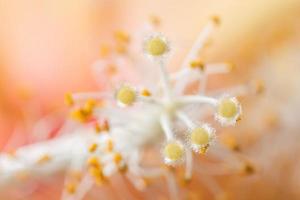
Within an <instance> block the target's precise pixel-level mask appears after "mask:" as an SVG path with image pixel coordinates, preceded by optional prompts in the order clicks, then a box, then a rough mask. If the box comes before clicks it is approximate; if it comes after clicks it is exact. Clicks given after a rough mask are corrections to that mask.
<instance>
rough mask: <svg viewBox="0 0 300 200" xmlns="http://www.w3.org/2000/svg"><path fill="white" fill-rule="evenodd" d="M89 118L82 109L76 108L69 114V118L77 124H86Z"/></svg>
mask: <svg viewBox="0 0 300 200" xmlns="http://www.w3.org/2000/svg"><path fill="white" fill-rule="evenodd" d="M89 117H90V114H89V113H86V112H85V110H84V109H82V108H77V109H75V110H73V111H72V112H71V118H72V119H74V120H77V121H79V122H86V121H87V120H88V119H89Z"/></svg>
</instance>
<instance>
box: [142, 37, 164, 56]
mask: <svg viewBox="0 0 300 200" xmlns="http://www.w3.org/2000/svg"><path fill="white" fill-rule="evenodd" d="M145 50H146V53H147V54H149V55H151V56H162V55H163V54H165V53H166V52H167V51H168V44H167V43H166V41H165V40H164V39H162V38H161V37H159V36H157V37H153V38H150V39H149V40H148V41H146V45H145Z"/></svg>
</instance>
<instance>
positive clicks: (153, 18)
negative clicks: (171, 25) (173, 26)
mask: <svg viewBox="0 0 300 200" xmlns="http://www.w3.org/2000/svg"><path fill="white" fill-rule="evenodd" d="M149 20H150V23H151V24H152V25H153V26H156V27H157V26H159V25H160V24H161V20H160V18H159V17H158V16H156V15H151V16H150V17H149Z"/></svg>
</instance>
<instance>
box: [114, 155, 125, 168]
mask: <svg viewBox="0 0 300 200" xmlns="http://www.w3.org/2000/svg"><path fill="white" fill-rule="evenodd" d="M122 159H123V158H122V155H121V154H120V153H115V154H114V162H115V164H116V165H118V164H120V162H121V161H122Z"/></svg>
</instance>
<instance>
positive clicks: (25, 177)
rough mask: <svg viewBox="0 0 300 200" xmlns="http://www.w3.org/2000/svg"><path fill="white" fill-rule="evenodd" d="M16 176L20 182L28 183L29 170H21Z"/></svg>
mask: <svg viewBox="0 0 300 200" xmlns="http://www.w3.org/2000/svg"><path fill="white" fill-rule="evenodd" d="M15 176H16V178H17V179H18V180H20V181H26V180H28V178H29V172H28V171H27V170H21V171H18V172H17V173H16V175H15Z"/></svg>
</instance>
